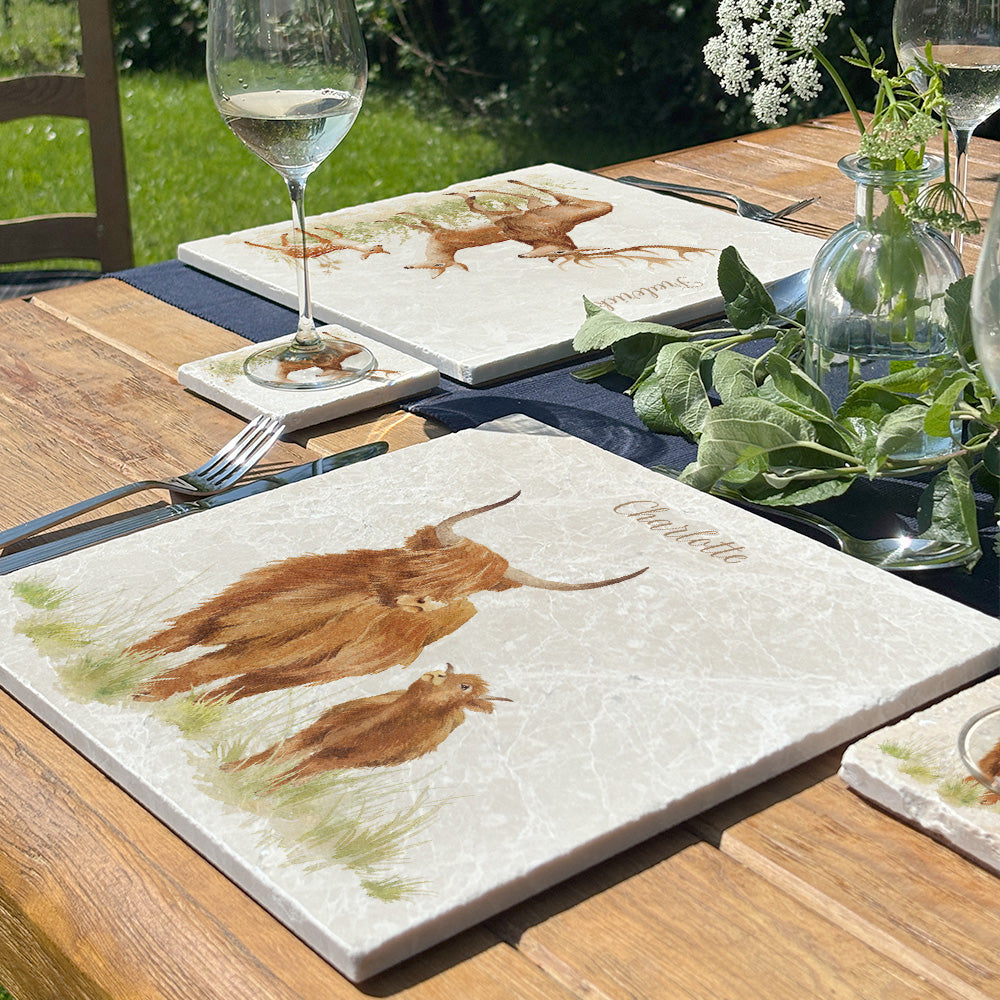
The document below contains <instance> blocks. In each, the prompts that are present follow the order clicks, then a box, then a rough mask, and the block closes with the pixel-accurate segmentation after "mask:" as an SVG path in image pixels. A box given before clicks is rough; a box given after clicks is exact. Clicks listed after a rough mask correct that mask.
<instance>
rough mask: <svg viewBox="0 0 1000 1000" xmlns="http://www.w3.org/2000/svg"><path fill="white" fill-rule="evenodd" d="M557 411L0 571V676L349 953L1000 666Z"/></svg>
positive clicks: (908, 593)
mask: <svg viewBox="0 0 1000 1000" xmlns="http://www.w3.org/2000/svg"><path fill="white" fill-rule="evenodd" d="M512 426H517V427H519V428H520V429H521V430H522V431H525V430H527V431H531V433H509V432H508V433H501V432H500V431H501V430H509V429H510V427H512ZM542 430H545V429H544V428H541V426H540V425H537V424H535V423H534V422H532V421H527V420H526V419H525V418H520V420H515V421H510V420H508V421H500V422H498V423H497V425H494V426H490V427H489V428H488V429H480V430H470V431H463V432H461V433H459V434H454V435H451V436H448V437H444V438H439V439H436V440H434V441H430V442H427V443H426V444H422V445H416V446H414V447H412V448H408V449H404V450H402V451H398V452H391V453H388V454H386V455H383V456H381V457H380V458H376V459H373V460H371V461H369V462H365V463H362V464H359V465H356V466H352V467H347V468H342V469H339V470H336V471H334V472H331V473H327V474H325V475H323V476H318V477H315V478H313V479H309V480H307V481H303V482H300V483H296V484H292V485H288V486H285V487H283V488H282V489H280V490H275V491H269V492H268V493H265V494H261V495H260V496H257V497H250V498H247V499H245V500H242V501H240V502H239V503H234V504H230V505H227V506H224V507H218V508H215V509H213V510H209V511H206V512H204V513H202V514H199V515H197V516H194V517H189V518H185V519H182V520H179V521H177V522H175V523H172V524H168V525H163V526H161V527H159V528H153V529H150V530H148V531H145V532H141V533H139V534H136V535H133V536H130V537H126V538H120V539H117V540H115V541H112V542H107V543H105V544H104V545H101V546H99V547H96V548H93V549H88V550H84V551H81V552H79V553H76V554H73V555H69V556H65V557H63V558H62V559H59V560H55V561H52V562H50V563H45V564H42V565H40V566H38V567H35V568H30V569H26V570H22V571H19V572H18V573H15V574H11V575H10V576H6V577H2V578H0V629H2V633H3V634H2V636H0V683H2V684H3V686H4V687H5V688H6V689H7V690H9V691H10V692H11V693H12V694H13V695H14V696H15V697H16V698H18V699H19V700H21V701H22V702H23V703H24V704H25V705H26V706H27V707H28V708H30V709H31V710H32V711H34V712H35V713H36V714H37V715H39V716H40V717H41V718H42V719H43V720H44V721H46V722H47V723H48V724H49V725H51V726H52V727H53V728H54V729H55V730H56V731H57V732H59V733H60V734H61V735H62V736H63V737H64V738H65V739H67V740H68V741H69V742H70V743H71V744H72V745H73V746H75V747H76V748H77V749H78V750H79V751H80V752H81V753H82V754H84V755H85V756H87V757H88V758H89V759H91V760H92V761H93V762H94V763H95V764H96V765H97V766H99V767H101V768H102V769H103V770H105V771H106V772H107V773H108V774H109V775H110V776H111V777H112V778H114V779H115V780H116V781H118V782H119V783H120V784H121V785H122V786H123V787H124V788H125V789H126V790H128V791H129V792H130V793H131V794H132V795H134V796H135V797H136V798H137V799H138V800H139V801H140V802H142V803H143V804H144V805H145V806H146V807H147V808H149V809H150V810H152V811H153V812H154V813H155V814H156V815H158V816H159V817H160V818H161V819H162V820H163V821H164V822H165V823H167V824H168V825H169V826H170V827H171V828H173V829H174V830H175V831H176V832H177V833H178V834H179V835H180V836H182V837H184V838H185V839H186V840H187V841H188V842H189V843H190V844H191V845H192V846H193V847H195V848H196V849H197V850H198V851H200V852H201V853H202V854H203V855H204V856H205V857H207V858H208V859H209V860H210V861H211V862H212V863H213V864H215V865H216V866H217V867H218V868H219V869H220V870H221V871H222V872H224V873H225V874H227V875H228V876H229V877H230V878H232V879H233V880H234V881H235V882H237V883H238V884H239V885H240V886H241V887H242V888H243V889H244V890H245V891H246V892H248V893H249V894H251V895H252V896H253V897H254V898H255V899H257V900H258V901H259V902H260V903H261V904H262V905H263V906H264V907H266V908H268V909H270V910H271V912H273V913H274V914H275V915H276V916H277V917H278V918H279V919H281V920H282V921H284V922H285V923H286V924H287V925H288V926H289V927H290V928H291V929H292V930H293V931H294V932H295V933H297V934H298V935H299V936H300V937H302V938H303V939H304V940H305V941H306V942H308V943H309V944H310V945H311V946H312V947H313V948H315V949H316V951H317V952H319V953H320V954H321V955H322V956H324V957H325V958H326V959H327V960H329V961H330V962H331V963H333V964H334V965H335V966H336V967H337V968H338V969H340V970H342V971H343V972H344V973H345V974H346V975H348V976H350V977H351V978H354V979H359V978H365V977H367V976H369V975H371V974H373V973H375V972H377V971H379V970H381V969H383V968H385V967H386V966H388V965H391V964H393V963H395V962H397V961H399V960H401V959H403V958H405V957H407V956H408V955H410V954H412V953H413V952H414V951H415V950H418V949H419V948H422V947H426V946H428V944H430V943H433V942H435V941H439V940H442V939H443V938H445V937H447V936H449V935H451V934H454V933H456V932H458V931H460V930H462V929H464V928H465V927H467V926H469V925H470V924H471V923H474V922H475V921H478V920H482V919H484V918H486V917H487V916H489V915H490V914H493V913H495V912H497V911H498V910H500V909H502V908H504V907H506V906H509V905H511V904H512V903H514V902H516V901H518V900H520V899H523V898H524V897H525V896H526V895H527V894H529V893H532V892H537V891H539V890H540V889H542V888H544V887H546V886H547V885H549V884H551V883H552V882H553V881H555V880H558V879H561V878H565V877H567V876H569V875H571V874H573V873H575V872H577V871H579V870H581V869H582V868H583V867H585V866H587V865H591V864H594V863H596V862H598V861H600V860H602V859H603V858H605V857H607V856H608V854H609V853H610V852H612V851H616V850H622V849H624V848H626V847H628V846H631V845H632V844H634V843H636V842H638V841H639V840H641V839H643V838H645V837H648V836H651V835H653V834H655V833H657V832H660V831H662V830H663V829H665V828H667V827H669V826H671V825H673V824H675V823H677V822H679V821H681V820H683V819H685V818H687V817H690V816H692V815H693V814H695V813H697V812H698V811H700V810H702V809H705V808H708V807H709V806H711V805H713V804H715V803H717V802H719V801H720V800H722V799H723V798H725V797H727V796H730V795H733V794H736V793H737V792H738V791H740V790H742V789H744V788H747V787H749V786H751V785H753V784H757V783H758V782H760V781H763V780H766V779H767V778H769V777H771V776H773V775H774V774H775V773H777V772H778V771H780V770H781V769H783V768H787V767H791V766H793V765H795V764H796V763H799V762H801V761H803V760H805V759H808V758H809V757H811V756H814V755H815V754H817V753H820V752H822V751H824V750H826V749H829V748H830V747H831V746H834V745H836V744H838V743H841V742H843V741H845V740H848V739H850V738H851V737H853V736H856V735H857V734H858V733H860V732H862V731H864V730H868V729H871V728H872V727H873V726H874V725H878V724H879V723H880V722H882V721H885V720H888V719H889V718H891V717H894V716H896V715H899V714H901V713H902V712H904V711H906V710H907V709H909V708H912V707H914V706H915V705H916V704H918V703H922V702H924V701H926V700H927V699H928V698H931V697H934V696H935V695H936V694H938V693H941V692H943V691H944V690H947V689H948V688H949V687H951V686H956V685H958V684H960V683H963V682H966V681H969V680H972V679H973V678H975V677H977V676H979V675H981V674H982V673H985V672H986V671H987V670H989V669H991V668H992V667H993V666H995V662H996V655H997V649H998V646H1000V626H998V624H997V623H996V622H995V621H993V620H991V619H988V618H986V617H984V616H982V615H979V614H977V613H976V612H973V611H970V610H968V609H966V608H964V607H959V606H957V605H955V604H954V603H953V602H950V601H948V600H945V599H944V598H940V597H938V596H937V595H935V594H933V593H929V592H925V591H924V590H923V589H921V588H916V587H913V586H912V585H911V584H909V583H907V582H906V581H903V580H899V579H896V578H894V577H892V576H890V575H889V574H886V573H883V572H881V571H878V570H875V569H873V568H871V567H868V566H865V565H862V564H860V563H858V562H856V561H854V560H851V559H850V558H849V557H846V556H844V555H842V554H841V553H839V552H836V551H834V550H832V549H830V548H828V547H826V546H824V545H822V544H821V543H818V542H814V541H811V540H809V539H806V538H803V537H801V536H798V535H796V534H794V533H792V532H790V531H788V530H787V529H784V528H781V527H779V526H777V525H775V524H772V523H770V522H767V521H763V520H761V519H759V518H757V517H755V516H754V515H752V514H749V513H747V512H745V511H741V510H738V509H736V508H733V507H731V506H729V505H727V504H725V503H724V502H722V501H720V500H717V499H715V498H713V497H710V496H707V495H704V494H701V493H697V492H695V491H693V490H691V489H689V488H687V487H685V486H683V485H681V484H679V483H677V482H674V481H673V480H669V479H667V478H665V477H663V476H659V475H657V474H655V473H652V472H650V471H648V470H645V469H642V468H640V467H638V466H636V465H635V464H633V463H631V462H628V461H626V460H624V459H619V458H617V457H614V456H610V455H608V454H606V453H604V452H602V451H600V450H598V449H597V448H594V447H593V446H590V445H587V444H585V443H583V442H580V441H577V440H575V439H572V438H569V437H566V436H564V435H562V434H559V433H558V432H556V431H553V430H552V429H548V430H547V432H546V433H535V431H542ZM831 588H834V589H835V590H836V593H837V594H838V602H837V606H836V609H835V611H833V612H832V613H831V604H830V600H829V594H830V590H831ZM886 608H891V609H892V614H891V615H889V614H886V613H885V609H886ZM918 629H919V633H920V635H921V636H922V642H921V644H920V647H919V649H913V650H908V649H907V648H905V647H904V648H902V649H901V648H900V646H899V643H898V635H899V634H900V631H901V630H902V631H903V632H904V634H905V633H911V634H912V633H913V632H915V631H916V630H918ZM806 636H807V637H808V641H806ZM456 859H460V863H458V864H456Z"/></svg>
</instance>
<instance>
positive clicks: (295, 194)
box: [207, 0, 375, 389]
mask: <svg viewBox="0 0 1000 1000" xmlns="http://www.w3.org/2000/svg"><path fill="white" fill-rule="evenodd" d="M207 72H208V83H209V88H210V90H211V92H212V97H213V99H214V100H215V105H216V107H217V108H218V110H219V113H220V114H221V115H222V117H223V120H224V121H225V123H226V124H227V125H228V126H229V128H230V129H231V130H232V131H233V133H234V134H235V135H236V136H237V137H238V138H239V139H240V140H241V141H242V142H243V143H244V145H245V146H247V148H248V149H250V150H251V151H252V152H254V153H255V154H256V155H257V156H259V157H260V158H261V159H262V160H263V161H264V162H265V163H267V164H268V165H270V166H272V167H274V169H275V170H277V171H278V173H279V174H281V176H282V177H283V178H284V179H285V183H286V184H287V186H288V193H289V195H290V197H291V201H292V228H293V232H292V239H291V241H289V242H288V245H287V247H286V248H285V252H286V253H288V254H289V255H290V256H291V257H292V258H293V259H294V260H295V262H296V264H297V265H299V266H297V268H296V273H297V278H298V300H299V322H298V329H297V331H296V333H295V336H294V337H293V338H292V339H291V340H289V341H285V342H283V343H279V344H277V345H273V346H270V347H267V348H264V349H262V350H260V351H257V352H255V353H254V354H252V355H250V356H249V357H248V358H247V359H246V361H245V362H244V371H245V372H246V374H247V376H248V377H249V378H250V379H252V380H253V381H254V382H257V383H259V384H261V385H265V386H269V387H271V388H279V389H329V388H333V387H340V386H344V385H348V384H350V383H351V382H355V381H357V380H358V379H361V378H364V376H365V375H366V374H367V373H368V372H369V371H371V369H372V368H373V367H374V365H375V359H374V357H373V356H372V354H371V352H370V351H369V350H368V349H367V348H365V347H362V346H361V345H360V344H354V343H352V342H350V341H347V340H343V339H342V338H339V337H332V336H330V335H328V334H325V333H323V332H322V331H320V330H317V328H316V324H315V322H314V320H313V311H312V295H311V291H310V287H309V255H310V244H309V236H308V233H307V232H306V215H305V189H306V179H307V178H308V177H309V175H310V174H311V173H312V172H313V171H314V170H315V169H316V168H317V167H318V166H319V165H320V164H321V163H322V162H323V161H324V160H325V159H326V158H327V156H329V155H330V153H331V152H333V150H334V149H335V148H336V147H337V145H339V143H340V141H341V140H342V139H343V138H344V136H345V135H347V133H348V131H349V130H350V128H351V126H352V125H353V124H354V120H355V118H357V116H358V112H359V111H360V110H361V102H362V99H363V97H364V93H365V87H366V85H367V77H368V61H367V55H366V53H365V45H364V39H363V37H362V35H361V28H360V25H359V23H358V17H357V13H356V11H355V9H354V5H353V3H352V0H210V3H209V17H208V44H207Z"/></svg>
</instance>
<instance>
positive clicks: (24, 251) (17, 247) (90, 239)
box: [0, 212, 98, 264]
mask: <svg viewBox="0 0 1000 1000" xmlns="http://www.w3.org/2000/svg"><path fill="white" fill-rule="evenodd" d="M97 226H98V222H97V216H95V215H94V214H93V213H88V212H73V213H69V212H67V213H63V214H61V215H35V216H29V217H26V218H23V219H8V220H6V221H0V264H20V263H26V262H28V261H44V260H58V259H60V258H64V257H72V258H75V257H82V258H83V259H85V260H88V259H90V258H91V254H92V248H93V247H94V246H95V244H96V243H97V239H98V234H97Z"/></svg>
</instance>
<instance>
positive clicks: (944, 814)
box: [840, 677, 1000, 874]
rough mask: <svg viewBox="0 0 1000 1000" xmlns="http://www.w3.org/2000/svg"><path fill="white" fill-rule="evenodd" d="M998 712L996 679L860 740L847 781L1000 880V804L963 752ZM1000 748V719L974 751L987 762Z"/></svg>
mask: <svg viewBox="0 0 1000 1000" xmlns="http://www.w3.org/2000/svg"><path fill="white" fill-rule="evenodd" d="M997 705H1000V677H991V678H990V679H989V680H986V681H983V682H982V683H981V684H976V685H974V686H973V687H970V688H968V689H967V690H965V691H961V692H959V693H958V694H956V695H953V696H952V697H951V698H948V699H946V700H945V701H942V702H939V703H938V704H937V705H934V706H932V707H931V708H928V709H925V710H924V711H922V712H915V713H914V714H913V715H911V716H910V717H909V718H906V719H904V720H903V721H901V722H899V723H897V724H896V725H893V726H887V727H885V728H884V729H879V730H878V731H877V732H874V733H870V734H869V735H868V736H866V737H865V738H864V739H862V740H859V741H858V742H857V743H855V744H854V745H852V746H851V747H849V748H848V749H847V751H846V753H845V754H844V758H843V760H842V761H841V765H840V776H841V777H842V778H843V779H844V781H846V782H847V784H848V785H850V786H851V787H852V788H853V789H854V790H855V791H856V792H858V794H860V795H863V796H864V797H865V798H867V799H871V800H872V801H873V802H876V803H878V805H880V806H882V808H884V809H886V810H887V811H889V812H891V813H893V814H894V815H896V816H899V817H901V818H902V819H905V820H906V821H907V822H909V823H912V824H913V825H914V826H917V827H920V828H921V829H922V830H924V831H926V832H927V833H929V834H930V835H931V836H933V837H934V838H935V839H937V840H940V841H942V842H943V843H945V844H948V845H950V846H951V847H954V848H956V849H957V850H959V851H961V852H962V853H963V854H965V855H967V856H969V857H972V858H974V859H975V860H977V861H979V862H980V863H981V864H983V865H985V866H986V867H987V868H990V869H992V870H993V871H995V872H997V873H998V874H1000V804H998V801H997V796H996V795H994V794H992V793H991V792H990V791H989V790H988V789H986V788H985V787H984V786H983V785H981V784H979V783H978V782H977V781H975V780H974V779H972V778H971V777H970V776H969V773H968V771H967V770H966V769H965V766H964V765H963V763H962V758H961V756H960V755H959V752H958V736H959V733H960V732H961V730H962V727H963V726H964V725H965V723H966V722H967V721H968V720H969V719H971V718H972V717H973V716H974V715H976V714H977V713H978V712H981V711H983V710H985V709H989V708H993V707H995V706H997ZM998 749H1000V716H997V717H996V718H994V719H993V720H992V721H991V722H985V723H984V724H983V726H982V727H981V729H978V728H977V730H976V731H975V734H974V737H973V742H972V745H971V746H970V752H971V754H972V759H973V760H975V761H980V760H981V759H982V758H983V757H986V756H987V755H989V754H990V753H992V754H993V755H994V756H995V755H996V752H997V750H998ZM990 770H991V771H992V770H993V769H992V768H991V769H990Z"/></svg>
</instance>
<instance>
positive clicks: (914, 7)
mask: <svg viewBox="0 0 1000 1000" xmlns="http://www.w3.org/2000/svg"><path fill="white" fill-rule="evenodd" d="M892 37H893V42H894V44H895V46H896V54H897V56H898V57H899V63H900V66H902V67H908V66H915V65H916V61H917V59H922V58H924V55H925V52H926V49H927V43H928V42H930V43H931V55H932V56H933V58H934V61H935V62H937V63H940V64H941V65H943V66H944V67H945V68H946V69H947V70H948V72H947V74H945V75H944V76H943V77H942V79H941V85H942V87H943V89H944V96H945V97H946V98H947V99H948V101H949V102H950V105H949V107H948V109H947V118H948V125H949V127H950V129H951V133H952V135H953V136H954V137H955V153H956V176H955V177H954V178H953V180H954V182H955V183H956V184H957V186H958V188H959V190H960V191H961V192H962V194H965V191H966V182H967V177H968V169H969V167H968V152H969V140H970V139H971V138H972V133H973V131H974V130H975V129H976V127H977V126H978V125H981V124H982V123H983V122H984V121H986V119H987V118H989V117H990V115H992V114H993V112H994V111H996V110H997V109H998V108H1000V7H998V5H997V3H996V0H896V5H895V7H894V8H893V14H892ZM924 82H925V83H926V81H924Z"/></svg>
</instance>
